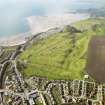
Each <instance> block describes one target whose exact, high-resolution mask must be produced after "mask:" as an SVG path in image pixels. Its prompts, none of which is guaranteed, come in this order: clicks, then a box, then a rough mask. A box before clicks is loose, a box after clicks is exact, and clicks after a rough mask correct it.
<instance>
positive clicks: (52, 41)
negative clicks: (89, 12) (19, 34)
mask: <svg viewBox="0 0 105 105" xmlns="http://www.w3.org/2000/svg"><path fill="white" fill-rule="evenodd" d="M103 22H104V19H102V20H98V19H94V20H93V19H88V20H85V21H81V22H78V23H75V24H74V26H75V27H76V28H78V29H82V30H85V31H83V32H82V33H78V34H76V47H75V48H73V47H72V39H71V34H70V32H68V31H67V30H66V31H64V32H62V33H57V34H55V35H52V36H49V37H48V38H45V39H43V40H40V41H38V42H37V43H34V44H33V45H32V46H31V47H30V48H28V49H27V50H26V51H25V52H24V53H22V54H21V56H20V58H21V59H22V60H27V68H26V69H24V73H25V75H26V76H27V77H30V76H33V75H35V76H42V77H47V78H49V79H82V78H83V74H84V68H85V64H86V58H85V57H84V56H85V54H86V51H87V48H88V43H89V40H90V39H91V37H92V36H93V35H96V34H99V35H104V33H105V30H104V27H101V28H100V27H97V28H96V30H95V31H93V30H92V26H93V25H94V24H103Z"/></svg>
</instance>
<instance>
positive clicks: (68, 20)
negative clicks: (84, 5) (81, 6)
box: [27, 14, 89, 34]
mask: <svg viewBox="0 0 105 105" xmlns="http://www.w3.org/2000/svg"><path fill="white" fill-rule="evenodd" d="M88 17H89V15H87V14H61V15H49V16H30V17H28V18H27V20H28V24H29V26H30V29H31V33H32V34H37V33H39V32H46V31H48V30H49V29H53V28H59V27H64V26H66V25H70V24H72V23H74V22H77V21H80V20H84V19H86V18H88Z"/></svg>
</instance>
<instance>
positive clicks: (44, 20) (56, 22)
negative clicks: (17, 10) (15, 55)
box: [0, 13, 89, 46]
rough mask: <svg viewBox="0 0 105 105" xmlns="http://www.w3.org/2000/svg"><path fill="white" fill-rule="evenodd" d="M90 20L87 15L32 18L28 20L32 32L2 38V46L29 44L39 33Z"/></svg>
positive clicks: (0, 40) (0, 43)
mask: <svg viewBox="0 0 105 105" xmlns="http://www.w3.org/2000/svg"><path fill="white" fill-rule="evenodd" d="M87 18H89V15H87V14H71V13H70V14H62V15H49V16H30V17H28V18H27V21H28V24H29V27H30V32H26V33H21V34H19V35H14V36H11V37H9V38H7V37H6V38H1V39H0V46H16V45H20V44H24V43H26V42H27V40H28V38H29V37H32V36H33V35H34V36H35V35H36V34H38V33H44V32H47V31H49V30H50V29H51V30H52V29H54V28H63V27H64V26H66V25H70V24H72V23H75V22H77V21H80V20H85V19H87Z"/></svg>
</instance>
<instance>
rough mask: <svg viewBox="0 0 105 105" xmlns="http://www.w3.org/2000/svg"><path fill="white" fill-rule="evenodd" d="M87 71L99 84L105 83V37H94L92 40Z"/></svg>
mask: <svg viewBox="0 0 105 105" xmlns="http://www.w3.org/2000/svg"><path fill="white" fill-rule="evenodd" d="M86 71H87V73H88V74H89V75H90V76H91V77H92V78H93V79H95V80H96V81H97V82H100V83H105V37H103V36H94V37H93V38H92V39H91V41H90V43H89V48H88V59H87V65H86Z"/></svg>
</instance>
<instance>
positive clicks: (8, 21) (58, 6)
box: [0, 0, 105, 38]
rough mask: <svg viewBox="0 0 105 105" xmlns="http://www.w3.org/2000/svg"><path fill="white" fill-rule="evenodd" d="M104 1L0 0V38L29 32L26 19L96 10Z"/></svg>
mask: <svg viewBox="0 0 105 105" xmlns="http://www.w3.org/2000/svg"><path fill="white" fill-rule="evenodd" d="M104 4H105V0H0V38H2V37H7V38H9V37H10V36H14V35H18V34H20V33H25V32H29V31H30V27H29V25H28V21H27V17H29V16H47V15H50V14H63V13H66V12H67V13H70V12H74V11H77V10H85V9H96V8H100V7H101V6H103V5H104Z"/></svg>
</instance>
